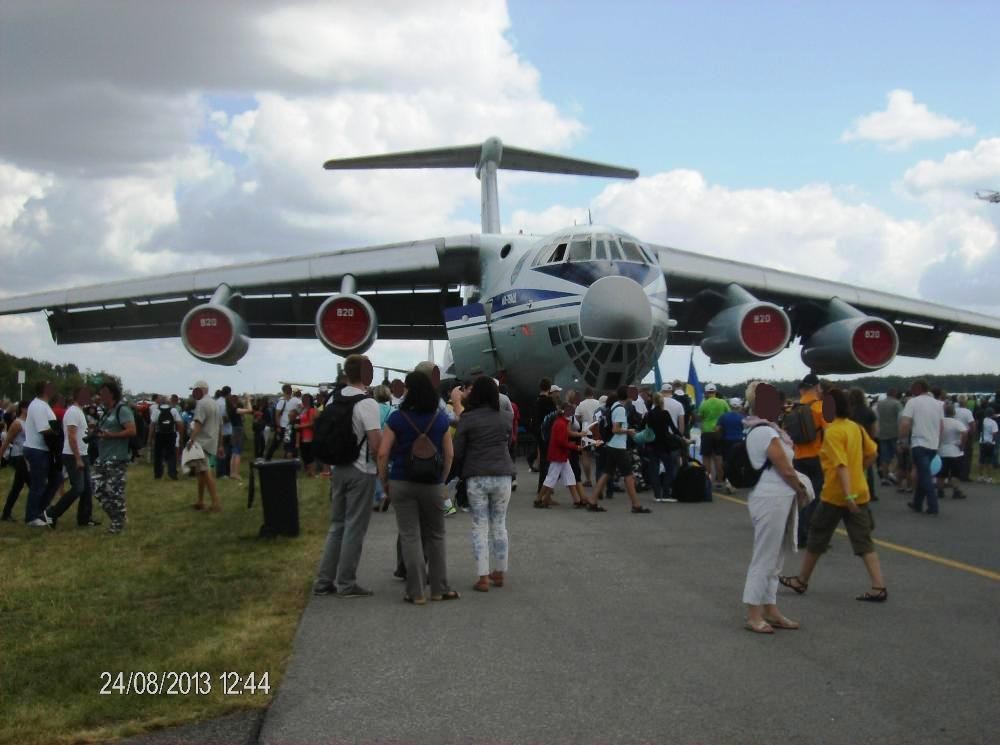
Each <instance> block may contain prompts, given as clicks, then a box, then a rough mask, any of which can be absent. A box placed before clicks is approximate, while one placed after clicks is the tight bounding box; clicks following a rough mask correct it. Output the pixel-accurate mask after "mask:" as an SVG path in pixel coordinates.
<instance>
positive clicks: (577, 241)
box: [569, 235, 590, 261]
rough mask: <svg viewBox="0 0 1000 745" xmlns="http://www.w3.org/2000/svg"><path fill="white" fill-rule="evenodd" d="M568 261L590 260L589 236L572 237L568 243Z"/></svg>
mask: <svg viewBox="0 0 1000 745" xmlns="http://www.w3.org/2000/svg"><path fill="white" fill-rule="evenodd" d="M569 260H570V261H590V236H589V235H588V236H581V237H580V238H574V239H573V242H572V243H570V244H569Z"/></svg>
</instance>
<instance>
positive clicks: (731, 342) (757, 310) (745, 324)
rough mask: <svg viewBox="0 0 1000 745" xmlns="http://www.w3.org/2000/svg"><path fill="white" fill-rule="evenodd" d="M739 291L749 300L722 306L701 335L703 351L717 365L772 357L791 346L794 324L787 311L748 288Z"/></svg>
mask: <svg viewBox="0 0 1000 745" xmlns="http://www.w3.org/2000/svg"><path fill="white" fill-rule="evenodd" d="M739 289H742V288H739ZM740 294H741V295H742V296H743V297H741V299H744V300H745V299H746V298H747V297H749V298H750V299H749V300H748V301H746V302H741V303H739V304H738V305H731V306H729V307H728V308H723V309H722V310H721V311H719V312H718V313H717V314H716V315H715V317H713V318H712V320H711V321H709V322H708V324H707V325H706V326H705V332H704V333H703V334H702V337H701V350H702V351H703V352H704V353H705V354H706V355H708V357H709V359H711V360H712V362H713V363H714V364H717V365H718V364H726V363H729V362H755V361H757V360H764V359H767V358H768V357H773V356H774V355H776V354H777V353H778V352H780V351H781V350H782V349H784V348H785V347H786V346H787V345H788V340H789V339H790V338H791V336H792V324H791V322H790V321H789V320H788V314H786V313H785V311H784V310H782V309H781V308H779V307H778V306H777V305H774V304H773V303H765V302H761V301H759V300H757V299H756V298H754V297H753V296H751V295H750V294H749V293H747V292H746V291H745V290H743V291H742V292H741V293H740Z"/></svg>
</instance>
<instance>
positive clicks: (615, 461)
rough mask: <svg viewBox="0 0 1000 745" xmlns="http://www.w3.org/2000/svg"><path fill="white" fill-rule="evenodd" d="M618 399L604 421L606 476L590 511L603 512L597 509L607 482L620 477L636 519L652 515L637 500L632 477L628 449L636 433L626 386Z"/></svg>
mask: <svg viewBox="0 0 1000 745" xmlns="http://www.w3.org/2000/svg"><path fill="white" fill-rule="evenodd" d="M616 398H617V400H616V401H614V402H611V401H609V402H608V405H607V412H606V413H605V414H604V415H603V416H602V417H601V423H600V429H601V440H603V441H604V447H603V448H602V449H601V457H602V458H603V460H604V473H603V474H601V477H600V478H599V479H598V480H597V485H596V486H595V487H594V492H593V494H591V495H590V504H589V506H588V509H589V510H590V511H592V512H603V511H604V510H603V509H602V508H601V507H598V506H597V500H598V499H600V498H601V497H602V496H603V494H604V489H605V487H606V486H607V485H608V481H612V482H613V480H614V478H615V476H616V475H618V476H621V477H622V478H623V479H624V481H625V491H626V492H627V493H628V498H629V502H630V503H631V506H632V513H633V514H636V515H645V514H649V512H650V510H649V508H648V507H643V506H642V502H640V501H639V497H638V496H636V491H635V475H634V474H633V473H632V455H631V453H630V452H629V449H628V438H629V437H631V436H632V435H634V434H635V430H634V429H633V428H631V427H630V426H629V414H628V408H627V402H628V400H629V397H628V387H627V386H624V385H623V386H622V387H620V388H619V389H618V392H617V396H616Z"/></svg>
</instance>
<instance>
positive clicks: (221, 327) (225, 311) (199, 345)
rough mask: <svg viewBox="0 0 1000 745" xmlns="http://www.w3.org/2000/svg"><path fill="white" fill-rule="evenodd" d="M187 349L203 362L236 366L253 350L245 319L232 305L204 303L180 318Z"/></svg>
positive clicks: (182, 336) (183, 340)
mask: <svg viewBox="0 0 1000 745" xmlns="http://www.w3.org/2000/svg"><path fill="white" fill-rule="evenodd" d="M181 341H182V342H183V343H184V348H185V349H187V351H188V352H190V353H191V354H192V355H193V356H194V357H197V358H198V359H199V360H201V361H202V362H210V363H211V364H213V365H235V364H236V363H237V362H239V361H240V360H241V359H242V358H243V356H244V355H245V354H246V353H247V350H249V349H250V334H249V331H248V330H247V324H246V321H244V320H243V318H242V317H241V316H240V315H239V314H237V313H236V312H235V311H233V310H232V308H229V307H227V306H225V305H219V304H217V303H204V304H202V305H199V306H197V307H195V308H192V309H191V310H190V311H188V313H187V315H186V316H184V320H183V321H181Z"/></svg>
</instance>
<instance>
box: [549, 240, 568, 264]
mask: <svg viewBox="0 0 1000 745" xmlns="http://www.w3.org/2000/svg"><path fill="white" fill-rule="evenodd" d="M565 258H566V244H565V243H560V244H559V245H558V246H556V250H555V251H553V252H552V254H551V255H550V256H549V260H548V261H546V262H545V263H546V264H559V263H561V262H562V260H563V259H565Z"/></svg>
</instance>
